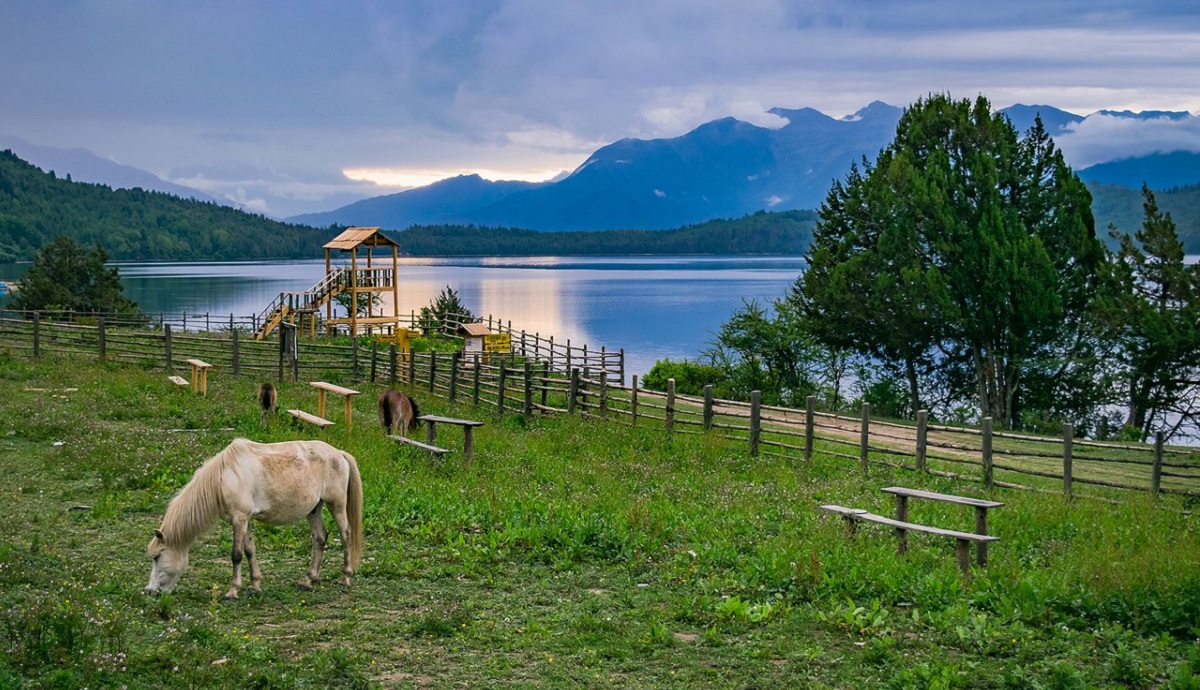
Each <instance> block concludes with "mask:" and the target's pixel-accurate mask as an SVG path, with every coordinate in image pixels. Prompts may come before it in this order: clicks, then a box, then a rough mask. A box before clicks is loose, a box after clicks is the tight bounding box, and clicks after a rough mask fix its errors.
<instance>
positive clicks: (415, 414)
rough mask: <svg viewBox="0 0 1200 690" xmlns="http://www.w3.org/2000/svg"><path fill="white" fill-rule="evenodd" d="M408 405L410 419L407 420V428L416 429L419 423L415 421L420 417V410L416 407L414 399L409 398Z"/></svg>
mask: <svg viewBox="0 0 1200 690" xmlns="http://www.w3.org/2000/svg"><path fill="white" fill-rule="evenodd" d="M408 404H409V405H410V406H411V407H412V417H411V418H410V419H409V420H408V428H409V429H416V428H417V426H419V425H420V422H419V421H417V417H420V416H421V408H419V407H417V401H416V399H415V398H409V399H408Z"/></svg>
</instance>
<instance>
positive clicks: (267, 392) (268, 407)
mask: <svg viewBox="0 0 1200 690" xmlns="http://www.w3.org/2000/svg"><path fill="white" fill-rule="evenodd" d="M278 400H279V398H278V393H276V392H275V386H273V385H272V384H271V382H270V381H265V382H264V383H263V384H262V385H261V386H259V387H258V406H259V408H260V409H262V411H263V412H274V411H275V410H276V407H277V406H278V404H279V403H278V402H277V401H278Z"/></svg>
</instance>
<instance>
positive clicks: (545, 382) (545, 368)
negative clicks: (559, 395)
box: [542, 350, 554, 414]
mask: <svg viewBox="0 0 1200 690" xmlns="http://www.w3.org/2000/svg"><path fill="white" fill-rule="evenodd" d="M550 353H551V356H553V354H554V350H551V351H550ZM549 387H550V363H549V362H542V407H543V408H545V407H546V395H547V393H548V392H549ZM542 414H545V412H544V411H543V413H542Z"/></svg>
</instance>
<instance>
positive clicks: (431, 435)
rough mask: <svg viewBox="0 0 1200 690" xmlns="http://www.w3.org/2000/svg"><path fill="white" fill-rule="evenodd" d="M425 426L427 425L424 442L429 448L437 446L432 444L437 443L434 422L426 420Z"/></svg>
mask: <svg viewBox="0 0 1200 690" xmlns="http://www.w3.org/2000/svg"><path fill="white" fill-rule="evenodd" d="M425 424H426V425H427V426H426V427H425V442H426V443H428V444H429V445H431V446H433V445H437V444H436V443H434V441H437V430H436V429H435V428H434V421H433V420H432V419H427V420H425Z"/></svg>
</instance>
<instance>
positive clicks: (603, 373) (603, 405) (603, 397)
mask: <svg viewBox="0 0 1200 690" xmlns="http://www.w3.org/2000/svg"><path fill="white" fill-rule="evenodd" d="M600 418H601V419H608V370H607V369H601V370H600Z"/></svg>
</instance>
